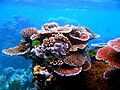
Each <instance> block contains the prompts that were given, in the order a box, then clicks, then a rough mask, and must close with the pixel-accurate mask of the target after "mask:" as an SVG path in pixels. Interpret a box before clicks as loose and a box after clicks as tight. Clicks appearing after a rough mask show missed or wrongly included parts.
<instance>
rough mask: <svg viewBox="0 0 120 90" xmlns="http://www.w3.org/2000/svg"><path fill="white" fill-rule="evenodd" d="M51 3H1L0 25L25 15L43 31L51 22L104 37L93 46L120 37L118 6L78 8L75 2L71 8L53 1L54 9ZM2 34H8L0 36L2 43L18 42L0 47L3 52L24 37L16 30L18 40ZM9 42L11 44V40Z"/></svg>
mask: <svg viewBox="0 0 120 90" xmlns="http://www.w3.org/2000/svg"><path fill="white" fill-rule="evenodd" d="M99 2H100V1H99ZM51 3H52V2H51ZM51 3H50V5H49V4H48V5H47V4H45V5H39V4H35V3H34V4H33V5H32V4H31V3H30V4H29V3H28V4H27V3H13V4H12V3H10V2H9V3H8V2H7V3H6V2H0V11H1V13H0V25H1V27H2V25H3V24H4V23H5V21H6V20H12V19H13V17H14V16H25V17H28V18H29V20H30V22H31V23H33V24H36V25H37V27H38V29H40V28H41V26H42V25H43V24H44V23H47V22H51V21H55V22H58V23H59V24H60V25H65V24H74V25H82V26H87V27H88V28H90V29H91V30H92V31H93V32H94V33H96V34H99V35H100V36H101V37H100V38H98V39H96V40H93V41H91V43H96V42H107V41H108V40H110V39H114V38H117V37H119V35H120V34H119V33H120V30H119V26H120V18H119V16H120V9H119V7H117V6H115V5H110V4H109V3H108V4H107V3H106V6H107V7H105V3H104V4H103V6H102V5H99V4H96V7H95V5H93V6H90V5H89V6H87V5H88V4H86V3H84V4H81V5H76V7H75V4H78V3H73V4H74V6H72V5H71V6H69V5H70V4H64V2H63V3H62V4H61V3H59V2H56V4H58V5H56V4H55V2H53V6H54V5H55V6H56V7H53V6H52V5H51ZM70 3H72V2H70ZM85 4H86V5H85ZM118 4H119V2H118ZM118 4H116V5H118ZM82 5H83V6H82ZM108 5H109V6H108ZM47 6H48V7H47ZM50 6H51V7H50ZM85 6H86V7H85ZM23 28H24V27H23ZM25 28H26V27H25ZM1 32H2V33H1V34H6V35H5V36H4V38H3V37H1V41H4V40H10V39H12V40H13V41H14V42H15V43H14V42H13V44H12V42H10V44H8V45H6V43H3V44H1V48H0V50H2V49H3V48H8V47H10V46H17V45H18V44H19V41H20V40H21V39H22V37H21V36H20V35H21V30H16V31H15V32H14V34H15V35H18V37H19V38H18V39H17V40H14V38H16V36H14V35H13V36H11V35H10V33H9V34H8V32H7V33H6V32H4V31H1ZM6 36H7V37H6ZM8 36H9V38H8ZM7 42H8V43H9V41H7ZM4 44H5V45H4ZM2 56H4V55H2ZM6 57H7V56H6ZM1 59H2V60H1V61H2V64H3V62H4V60H3V58H1ZM11 59H12V58H11ZM6 62H8V64H7V65H8V66H9V61H8V60H6ZM10 62H12V61H10ZM13 62H14V61H13ZM11 66H12V65H11Z"/></svg>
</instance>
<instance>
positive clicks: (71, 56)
mask: <svg viewBox="0 0 120 90" xmlns="http://www.w3.org/2000/svg"><path fill="white" fill-rule="evenodd" d="M22 37H23V38H24V40H22V41H21V42H20V45H19V46H16V47H13V48H9V49H4V50H3V53H5V54H7V55H11V56H13V55H19V56H23V57H25V58H26V59H32V60H33V65H32V66H33V76H34V80H33V81H34V84H35V86H36V87H37V89H39V88H42V87H45V86H46V82H51V81H52V80H55V76H56V75H58V76H61V77H63V76H64V77H67V76H75V75H77V74H79V73H80V72H82V71H87V70H89V69H90V68H91V60H90V57H89V55H88V50H87V49H88V41H89V40H92V39H95V38H97V37H99V35H97V34H94V33H93V32H92V31H91V30H90V29H88V28H87V27H84V26H74V25H65V26H59V25H58V24H57V23H55V22H52V23H46V24H44V25H43V26H42V28H41V30H37V29H36V28H27V29H23V30H22ZM111 46H114V45H113V44H111ZM106 48H109V49H111V48H110V47H108V46H107V47H106ZM116 50H117V49H116ZM112 51H113V50H111V53H112ZM118 51H119V50H118ZM99 52H100V50H99ZM104 52H105V51H104ZM114 52H115V51H114ZM114 52H113V53H114ZM100 58H101V57H100ZM108 58H109V57H108ZM109 60H110V59H109ZM109 62H110V61H109ZM116 64H117V63H115V65H116ZM117 66H120V65H118V64H117Z"/></svg>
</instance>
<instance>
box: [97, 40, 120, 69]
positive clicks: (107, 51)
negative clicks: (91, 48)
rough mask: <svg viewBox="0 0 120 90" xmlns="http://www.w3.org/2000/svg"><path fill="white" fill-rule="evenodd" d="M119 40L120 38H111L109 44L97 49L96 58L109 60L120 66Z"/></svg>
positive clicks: (114, 65) (111, 63)
mask: <svg viewBox="0 0 120 90" xmlns="http://www.w3.org/2000/svg"><path fill="white" fill-rule="evenodd" d="M119 41H120V38H117V39H115V40H110V41H109V42H108V45H107V46H105V47H103V48H100V49H99V50H98V51H97V54H96V58H97V59H98V60H103V61H105V62H108V63H109V64H110V65H112V66H113V67H116V68H119V67H120V52H119V48H120V47H119V44H120V42H119Z"/></svg>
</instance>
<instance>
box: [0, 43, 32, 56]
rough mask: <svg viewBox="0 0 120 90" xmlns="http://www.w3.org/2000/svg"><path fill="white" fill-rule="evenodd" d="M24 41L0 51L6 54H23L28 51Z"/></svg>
mask: <svg viewBox="0 0 120 90" xmlns="http://www.w3.org/2000/svg"><path fill="white" fill-rule="evenodd" d="M27 45H28V44H26V41H21V42H20V45H19V46H16V47H13V48H9V49H4V50H3V51H2V52H3V53H5V54H7V55H11V56H12V55H24V54H26V53H28V52H29V51H30V48H29V46H27Z"/></svg>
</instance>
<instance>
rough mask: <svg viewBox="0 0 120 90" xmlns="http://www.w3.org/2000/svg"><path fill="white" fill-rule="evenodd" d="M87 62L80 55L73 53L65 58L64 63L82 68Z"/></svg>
mask: <svg viewBox="0 0 120 90" xmlns="http://www.w3.org/2000/svg"><path fill="white" fill-rule="evenodd" d="M85 61H86V58H85V57H84V56H83V55H81V54H80V53H73V54H70V55H69V56H66V57H65V58H64V62H65V63H66V64H68V65H70V66H75V67H78V66H82V65H83V64H84V62H85Z"/></svg>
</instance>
